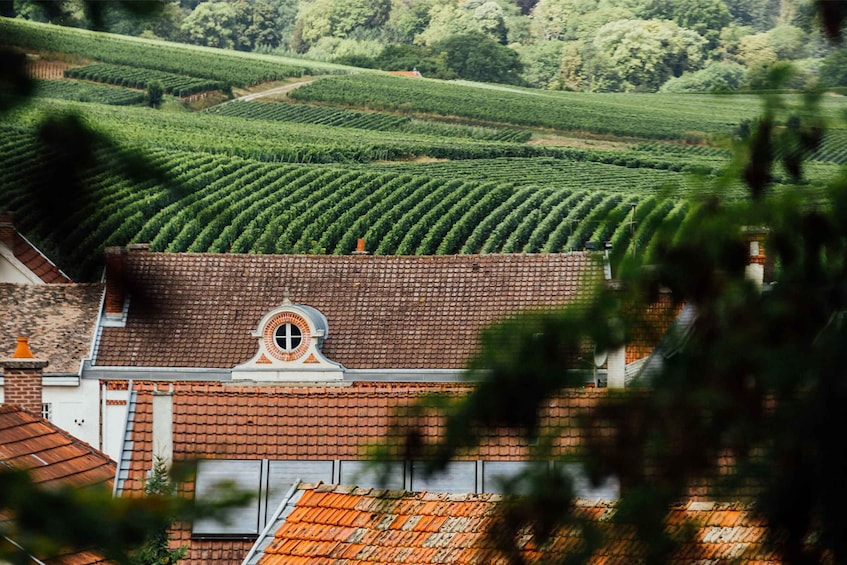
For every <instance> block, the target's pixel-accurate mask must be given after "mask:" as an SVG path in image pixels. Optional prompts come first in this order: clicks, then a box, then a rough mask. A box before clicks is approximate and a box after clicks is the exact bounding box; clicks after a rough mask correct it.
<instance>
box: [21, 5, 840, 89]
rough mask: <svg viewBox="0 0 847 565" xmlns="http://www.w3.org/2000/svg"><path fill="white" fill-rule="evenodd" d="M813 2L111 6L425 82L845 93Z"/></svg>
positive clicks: (107, 24) (146, 29) (182, 36)
mask: <svg viewBox="0 0 847 565" xmlns="http://www.w3.org/2000/svg"><path fill="white" fill-rule="evenodd" d="M813 4H814V3H813V1H812V0H675V1H673V2H668V1H664V0H163V3H162V6H161V10H159V11H157V13H156V16H155V17H151V18H149V19H143V18H142V19H139V18H137V17H130V16H129V15H128V14H125V13H123V12H121V11H120V9H119V8H115V7H110V8H108V9H106V11H105V13H104V14H103V27H104V28H105V29H106V30H108V31H112V32H114V33H120V34H124V35H138V36H143V37H150V38H160V39H167V40H171V41H179V42H184V43H194V44H198V45H205V46H211V47H222V48H227V49H236V50H241V51H256V52H260V53H270V54H278V55H287V56H291V55H295V56H302V57H304V58H308V59H315V60H322V61H328V62H335V63H342V64H349V65H354V66H359V67H371V68H379V69H383V70H403V71H410V70H413V69H416V70H418V71H419V72H421V73H422V74H423V75H424V76H426V77H430V78H441V79H466V80H476V81H483V82H498V83H508V84H518V85H524V86H532V87H537V88H545V89H551V90H575V91H589V92H656V91H660V92H687V91H696V92H703V91H716V90H718V91H729V90H747V89H760V88H767V87H769V86H770V85H769V84H768V76H770V75H769V71H770V70H771V69H772V68H773V67H774V66H775V65H783V66H786V67H788V66H789V65H790V67H791V68H792V69H793V75H792V76H793V79H792V81H791V82H790V83H789V86H791V87H795V88H804V87H808V86H813V85H817V86H822V87H835V86H847V52H845V50H844V49H840V50H836V49H833V47H832V45H831V44H829V43H827V42H826V41H825V40H824V39H823V37H822V36H821V33H820V31H819V25H817V22H816V21H815V18H816V12H815V10H814V6H813ZM5 5H6V6H7V7H6V8H4V10H5V11H6V12H7V13H5V14H4V15H12V16H16V17H21V18H25V19H31V20H35V21H42V22H52V23H57V24H62V25H70V26H83V25H85V24H84V22H86V21H88V20H87V18H86V14H85V13H84V10H83V8H82V5H81V4H78V3H77V2H76V1H75V0H66V1H64V2H59V3H56V2H52V3H44V2H40V1H39V0H14V1H12V2H7V3H6V4H5Z"/></svg>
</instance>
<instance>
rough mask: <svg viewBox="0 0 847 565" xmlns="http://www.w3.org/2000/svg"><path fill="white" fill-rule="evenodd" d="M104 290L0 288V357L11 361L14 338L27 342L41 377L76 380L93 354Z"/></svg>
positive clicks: (88, 286)
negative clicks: (62, 376) (38, 363)
mask: <svg viewBox="0 0 847 565" xmlns="http://www.w3.org/2000/svg"><path fill="white" fill-rule="evenodd" d="M102 294H103V285H102V284H47V285H29V284H14V283H0V312H2V313H3V314H2V316H0V357H11V356H12V354H13V353H14V350H15V344H16V338H17V337H28V338H29V346H30V349H32V352H33V353H34V354H35V356H36V357H38V358H40V359H46V360H48V361H49V363H50V364H49V365H47V367H46V368H45V370H44V372H45V374H48V375H49V374H70V373H73V374H76V373H78V372H79V367H80V361H81V360H82V359H84V358H86V357H88V356H89V355H90V353H91V341H92V338H93V336H94V331H95V327H96V322H97V314H98V311H99V308H100V301H101V297H102Z"/></svg>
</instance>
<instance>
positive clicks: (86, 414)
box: [41, 379, 100, 449]
mask: <svg viewBox="0 0 847 565" xmlns="http://www.w3.org/2000/svg"><path fill="white" fill-rule="evenodd" d="M41 398H42V400H43V402H45V403H48V402H49V403H50V404H52V405H53V417H52V419H51V421H52V422H53V423H54V424H56V425H57V426H59V427H60V428H62V429H63V430H65V431H67V432H68V433H70V434H71V435H73V436H74V437H76V438H78V439H81V440H82V441H84V442H86V443H88V444H89V445H91V446H93V447H96V448H98V449H99V448H100V391H99V383H98V382H97V381H90V380H85V379H81V380H80V381H79V386H45V387H44V388H43V389H42V391H41Z"/></svg>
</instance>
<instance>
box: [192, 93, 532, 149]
mask: <svg viewBox="0 0 847 565" xmlns="http://www.w3.org/2000/svg"><path fill="white" fill-rule="evenodd" d="M206 112H207V113H210V114H217V115H220V116H231V117H235V118H246V119H251V120H271V121H278V122H292V123H298V124H316V125H324V126H333V127H346V128H355V129H366V130H374V131H397V132H403V133H411V134H421V135H434V136H447V137H467V138H471V139H481V140H487V141H509V142H518V143H521V142H525V141H529V139H530V137H531V136H532V134H531V133H530V132H528V131H520V130H515V129H508V128H491V127H482V126H469V125H463V124H450V123H444V122H437V121H433V120H420V119H413V118H409V117H403V116H396V115H393V114H385V113H380V112H359V111H356V110H345V109H343V108H326V107H323V106H312V105H309V104H284V103H277V102H239V101H235V102H230V103H227V104H219V105H218V106H213V107H211V108H209V109H208V110H206Z"/></svg>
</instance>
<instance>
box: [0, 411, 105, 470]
mask: <svg viewBox="0 0 847 565" xmlns="http://www.w3.org/2000/svg"><path fill="white" fill-rule="evenodd" d="M0 461H2V462H3V464H5V465H8V466H11V467H14V468H16V469H26V470H28V471H29V472H30V475H31V476H32V478H33V480H34V481H35V482H36V483H37V484H42V485H45V486H54V485H60V484H61V485H72V486H87V485H95V484H103V485H107V486H109V485H111V483H112V480H113V479H114V477H115V462H114V461H112V460H111V459H109V457H108V456H106V455H105V454H104V453H101V452H100V451H98V450H97V449H95V448H93V447H91V446H90V445H88V444H87V443H85V442H83V441H80V440H78V439H76V438H75V437H73V436H72V435H70V434H69V433H67V432H65V431H64V430H61V429H59V428H58V427H56V426H54V425H52V424H51V423H50V422H47V421H46V420H43V419H41V418H38V417H36V416H34V415H32V414H30V413H29V412H27V411H25V410H22V409H21V408H18V407H17V406H11V405H8V404H7V405H0Z"/></svg>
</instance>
